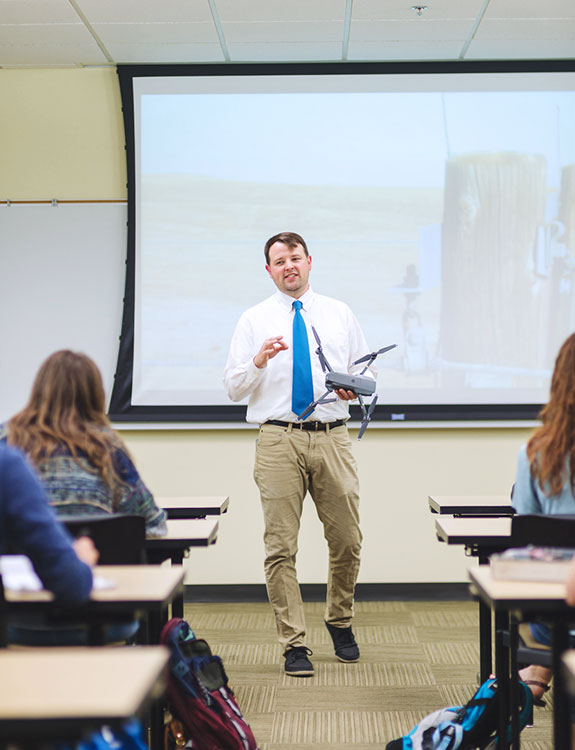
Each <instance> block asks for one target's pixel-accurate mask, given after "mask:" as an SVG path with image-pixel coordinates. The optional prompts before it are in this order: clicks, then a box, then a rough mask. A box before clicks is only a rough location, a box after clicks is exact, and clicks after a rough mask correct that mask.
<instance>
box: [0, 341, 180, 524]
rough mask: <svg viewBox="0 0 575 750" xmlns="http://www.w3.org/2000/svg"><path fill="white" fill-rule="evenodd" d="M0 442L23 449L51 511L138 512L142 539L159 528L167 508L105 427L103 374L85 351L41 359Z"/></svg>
mask: <svg viewBox="0 0 575 750" xmlns="http://www.w3.org/2000/svg"><path fill="white" fill-rule="evenodd" d="M0 440H4V441H6V442H7V443H8V445H12V446H15V447H17V448H19V449H20V450H21V451H23V452H24V453H25V454H26V456H27V458H28V460H29V461H30V462H31V463H32V465H33V466H34V467H35V469H36V471H37V473H38V476H39V478H40V481H41V482H42V484H43V486H44V489H45V490H46V493H47V495H48V500H49V502H50V504H51V505H52V506H53V507H54V509H55V510H56V512H57V513H60V514H64V515H83V514H87V513H95V514H101V513H131V514H136V515H141V516H144V518H145V519H146V532H147V534H148V535H149V536H163V535H164V534H165V533H166V513H165V511H164V510H162V509H161V508H158V506H157V505H156V503H155V502H154V498H153V497H152V494H151V493H150V491H149V490H148V488H147V487H146V486H145V484H144V483H143V482H142V480H141V479H140V476H139V474H138V472H137V470H136V467H135V466H134V464H133V462H132V459H131V458H130V455H129V453H128V449H127V448H126V446H125V445H124V443H123V442H122V440H121V439H120V437H119V435H118V434H117V433H116V432H115V431H114V430H113V429H112V428H111V426H110V423H109V421H108V419H107V417H106V414H105V393H104V386H103V383H102V376H101V375H100V371H99V370H98V367H97V366H96V364H95V363H94V362H93V361H92V360H91V359H90V358H89V357H87V356H86V355H85V354H79V353H76V352H71V351H68V350H62V351H58V352H55V353H54V354H52V355H50V356H49V357H48V359H46V360H45V362H44V363H43V364H42V365H41V367H40V369H39V371H38V374H37V375H36V379H35V381H34V384H33V386H32V393H31V395H30V400H29V401H28V404H27V405H26V406H25V407H24V409H23V410H22V411H20V412H19V413H18V414H16V415H15V416H14V417H12V419H10V420H9V421H8V423H7V424H5V425H1V426H0Z"/></svg>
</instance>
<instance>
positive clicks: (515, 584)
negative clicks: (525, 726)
mask: <svg viewBox="0 0 575 750" xmlns="http://www.w3.org/2000/svg"><path fill="white" fill-rule="evenodd" d="M469 576H470V578H471V581H472V586H473V589H474V591H475V593H476V595H477V596H479V597H480V598H481V600H482V601H483V602H484V603H485V604H486V605H488V606H489V607H490V608H491V609H492V610H493V611H494V613H495V615H496V623H497V616H498V615H500V622H501V623H502V624H503V623H504V622H506V624H507V626H508V625H509V620H510V616H511V615H512V616H513V618H514V619H515V620H517V621H519V620H522V621H525V620H530V619H531V620H533V619H537V618H539V619H541V618H544V619H545V620H546V621H548V622H550V624H551V626H552V632H553V645H552V655H553V656H552V658H553V673H554V711H553V736H554V743H553V747H554V748H555V750H568V748H569V747H570V739H569V716H568V706H567V695H566V691H565V682H564V671H563V669H562V664H561V656H562V654H563V653H564V652H565V651H566V649H567V644H568V631H569V619H570V618H571V619H572V618H573V617H574V615H575V611H574V610H573V609H572V608H571V607H569V606H568V605H567V604H566V602H565V584H564V583H545V582H541V581H505V580H496V579H494V578H493V576H492V571H491V568H490V567H489V566H487V565H484V566H482V567H480V568H476V569H475V570H470V571H469ZM512 665H513V666H515V665H514V659H512ZM495 668H496V674H497V679H498V681H499V684H500V686H501V688H502V698H503V699H504V700H505V699H506V698H507V697H508V695H509V691H508V690H507V689H505V686H506V685H507V686H509V650H508V649H506V648H504V647H503V643H502V635H501V631H500V630H498V629H497V624H496V643H495ZM512 668H513V667H512ZM506 708H507V709H508V706H507V707H506ZM508 715H509V711H508V710H507V711H505V710H503V711H501V718H502V721H505V719H506V717H507V716H508ZM517 740H518V738H517ZM517 746H518V744H517Z"/></svg>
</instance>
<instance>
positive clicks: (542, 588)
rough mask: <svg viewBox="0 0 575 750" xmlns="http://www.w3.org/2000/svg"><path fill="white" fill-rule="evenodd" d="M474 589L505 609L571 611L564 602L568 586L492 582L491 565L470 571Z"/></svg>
mask: <svg viewBox="0 0 575 750" xmlns="http://www.w3.org/2000/svg"><path fill="white" fill-rule="evenodd" d="M468 573H469V577H470V578H471V581H472V583H473V585H474V586H475V587H476V588H477V590H478V593H479V594H480V595H482V596H483V598H484V599H486V600H489V601H490V602H491V603H492V604H493V605H494V606H497V605H502V606H505V608H509V607H513V608H517V609H524V608H529V607H531V606H532V605H536V606H541V607H543V608H547V605H552V606H553V608H554V609H555V608H559V609H561V610H563V609H571V612H573V613H574V614H575V610H573V609H572V608H570V607H568V606H567V604H566V602H565V588H566V587H565V584H564V583H549V582H547V581H504V580H501V579H495V578H493V575H492V571H491V568H490V567H489V566H488V565H480V566H479V567H478V568H474V569H472V570H469V571H468Z"/></svg>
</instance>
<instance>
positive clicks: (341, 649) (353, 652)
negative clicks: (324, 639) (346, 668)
mask: <svg viewBox="0 0 575 750" xmlns="http://www.w3.org/2000/svg"><path fill="white" fill-rule="evenodd" d="M325 626H326V628H327V629H328V631H329V634H330V635H331V640H332V641H333V647H334V649H335V655H336V656H337V658H338V659H339V660H340V661H345V662H353V661H359V647H358V645H357V643H356V642H355V637H354V635H353V631H352V629H351V625H350V626H349V627H348V628H335V627H334V626H333V625H330V624H329V622H326V624H325Z"/></svg>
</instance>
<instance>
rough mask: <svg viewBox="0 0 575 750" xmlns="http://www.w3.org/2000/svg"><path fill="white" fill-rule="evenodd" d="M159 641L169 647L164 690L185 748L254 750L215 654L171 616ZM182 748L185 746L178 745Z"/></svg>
mask: <svg viewBox="0 0 575 750" xmlns="http://www.w3.org/2000/svg"><path fill="white" fill-rule="evenodd" d="M160 643H162V644H164V645H165V646H167V647H168V648H169V649H170V673H169V675H168V685H167V689H166V694H167V699H168V706H169V709H170V713H171V714H172V716H173V717H174V719H175V720H176V721H177V722H179V723H180V724H181V726H182V728H183V735H184V739H185V740H187V743H186V745H185V746H186V747H191V748H194V750H258V746H257V743H256V740H255V738H254V735H253V733H252V730H251V729H250V726H249V724H248V723H247V722H246V720H245V719H244V717H243V715H242V712H241V711H240V709H239V707H238V704H237V703H236V700H235V698H234V693H233V691H232V689H231V687H230V686H229V684H228V677H227V675H226V672H225V670H224V665H223V663H222V660H221V659H220V657H219V656H215V655H214V654H212V651H211V649H210V647H209V645H208V644H207V642H206V641H205V640H203V639H201V638H196V636H195V635H194V633H193V631H192V629H191V628H190V626H189V625H188V623H187V622H186V621H185V620H183V619H181V618H179V617H173V618H172V619H171V620H169V621H168V622H167V623H166V624H165V625H164V627H163V629H162V633H161V635H160ZM178 744H180V745H181V744H183V742H181V741H180V742H178Z"/></svg>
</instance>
